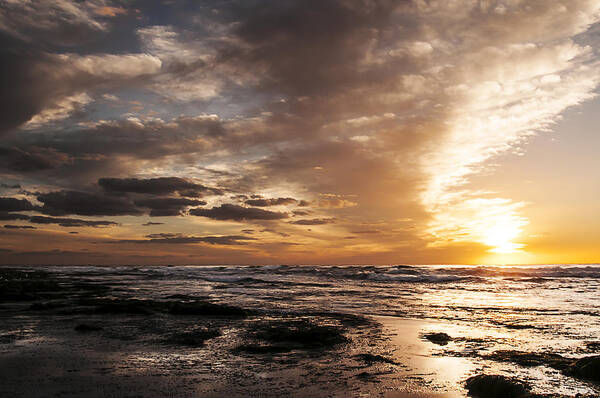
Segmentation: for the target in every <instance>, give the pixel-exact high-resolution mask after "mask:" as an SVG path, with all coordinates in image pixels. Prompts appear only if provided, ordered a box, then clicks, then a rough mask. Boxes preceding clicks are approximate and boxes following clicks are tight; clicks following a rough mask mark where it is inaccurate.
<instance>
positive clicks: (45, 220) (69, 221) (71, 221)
mask: <svg viewBox="0 0 600 398" xmlns="http://www.w3.org/2000/svg"><path fill="white" fill-rule="evenodd" d="M29 221H30V222H32V223H34V224H58V225H60V226H61V227H94V228H99V227H110V226H113V225H119V224H118V223H116V222H113V221H98V220H95V221H93V220H82V219H78V218H57V217H44V216H32V217H31V218H30V219H29Z"/></svg>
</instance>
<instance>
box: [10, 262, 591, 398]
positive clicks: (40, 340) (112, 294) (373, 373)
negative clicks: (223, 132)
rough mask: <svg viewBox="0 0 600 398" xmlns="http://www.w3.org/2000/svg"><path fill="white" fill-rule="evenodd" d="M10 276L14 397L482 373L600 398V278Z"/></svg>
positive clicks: (534, 272) (334, 389)
mask: <svg viewBox="0 0 600 398" xmlns="http://www.w3.org/2000/svg"><path fill="white" fill-rule="evenodd" d="M0 274H1V275H2V279H0V281H1V285H0V286H2V290H1V291H0V292H1V296H0V297H1V299H2V300H1V301H0V303H1V305H0V317H1V319H2V322H1V323H0V324H1V325H2V326H1V327H0V368H1V369H2V373H1V375H0V395H2V396H11V397H40V396H44V397H46V396H48V397H54V396H56V397H76V396H86V397H164V396H172V397H222V396H282V395H288V396H292V397H327V396H383V397H423V398H433V397H440V398H456V397H465V396H467V394H468V392H469V390H468V388H467V380H468V379H469V378H471V377H474V376H477V375H500V376H505V377H507V378H508V377H511V378H514V379H515V380H518V381H520V382H523V383H525V384H527V389H528V390H527V391H528V394H530V396H543V395H544V394H559V395H560V396H566V397H574V396H575V395H576V394H588V395H590V396H593V395H594V394H598V393H599V391H600V389H599V386H598V384H596V383H597V382H596V381H594V380H593V377H592V378H590V377H589V375H587V376H582V374H580V373H577V367H576V366H575V364H576V362H577V360H579V359H581V358H586V357H594V356H596V355H598V354H597V352H598V350H599V349H600V344H599V343H598V342H599V341H600V328H599V327H598V326H599V314H598V307H597V304H596V302H595V301H594V296H595V294H596V292H597V290H596V289H597V287H598V286H597V285H598V280H599V279H598V278H599V277H600V267H598V266H558V265H557V266H542V267H520V268H519V267H517V268H512V269H499V268H497V267H459V266H453V267H426V266H419V267H413V266H390V267H359V266H356V267H325V266H322V267H320V266H314V267H300V266H267V267H237V266H215V267H184V266H181V267H134V266H129V267H92V266H86V267H45V268H44V270H43V271H39V270H36V269H35V268H18V269H17V268H14V267H13V268H3V269H2V270H0ZM543 292H546V294H548V296H547V297H545V296H543V294H544V293H543ZM592 376H593V375H592ZM535 394H537V395H535ZM559 395H557V396H559Z"/></svg>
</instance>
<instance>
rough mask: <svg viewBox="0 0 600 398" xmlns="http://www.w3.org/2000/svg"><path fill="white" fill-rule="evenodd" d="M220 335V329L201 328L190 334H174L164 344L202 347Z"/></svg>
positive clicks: (189, 332)
mask: <svg viewBox="0 0 600 398" xmlns="http://www.w3.org/2000/svg"><path fill="white" fill-rule="evenodd" d="M220 335H221V332H220V331H219V330H218V329H207V328H200V329H195V330H192V331H188V332H183V333H177V334H173V335H171V336H169V338H168V339H166V340H165V341H164V342H165V343H168V344H176V345H183V346H187V347H202V346H203V345H204V343H205V342H206V340H210V339H213V338H215V337H219V336H220Z"/></svg>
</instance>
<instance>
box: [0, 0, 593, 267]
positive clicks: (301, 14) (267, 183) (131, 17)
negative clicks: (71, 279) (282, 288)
mask: <svg viewBox="0 0 600 398" xmlns="http://www.w3.org/2000/svg"><path fill="white" fill-rule="evenodd" d="M599 51H600V1H598V0H563V1H558V0H505V1H493V0H479V1H475V0H462V1H461V0H439V1H434V0H431V1H426V0H413V1H392V0H389V1H385V0H381V1H375V0H344V1H342V0H339V1H334V0H331V1H323V0H314V1H312V0H291V1H288V0H273V1H267V0H264V1H258V0H257V1H251V0H230V1H227V0H213V1H210V0H207V1H177V0H164V1H141V0H140V1H125V0H123V1H110V0H92V1H81V2H74V1H67V0H39V1H29V0H2V1H0V87H1V88H2V95H1V96H0V134H1V136H0V220H1V221H0V258H1V260H0V262H1V263H5V264H232V263H233V264H282V263H283V264H397V263H404V264H452V263H458V264H478V263H486V264H487V263H498V264H505V263H508V264H510V263H591V262H600V244H599V242H600V199H599V198H600V156H599V155H598V153H599V152H600V134H599V131H598V128H599V127H598V126H600V99H599V98H597V97H596V96H597V92H598V86H599V84H600V53H599Z"/></svg>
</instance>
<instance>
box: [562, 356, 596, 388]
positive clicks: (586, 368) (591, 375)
mask: <svg viewBox="0 0 600 398" xmlns="http://www.w3.org/2000/svg"><path fill="white" fill-rule="evenodd" d="M566 373H567V374H569V375H571V376H573V377H577V378H580V379H587V380H593V381H596V382H600V355H595V356H591V357H584V358H581V359H578V360H577V361H575V363H574V364H573V365H571V367H570V368H569V369H568V370H567V372H566Z"/></svg>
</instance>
